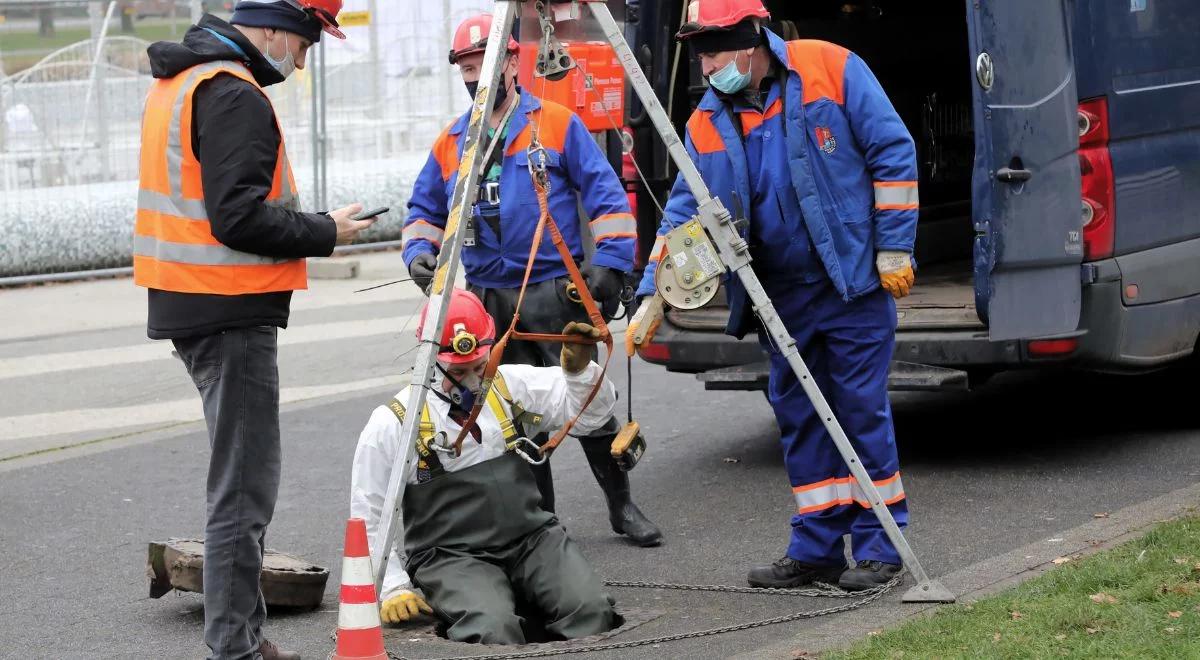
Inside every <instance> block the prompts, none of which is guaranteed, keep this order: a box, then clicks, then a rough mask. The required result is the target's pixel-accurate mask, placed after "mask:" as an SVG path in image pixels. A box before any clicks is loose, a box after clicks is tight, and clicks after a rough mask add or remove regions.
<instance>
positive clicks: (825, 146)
mask: <svg viewBox="0 0 1200 660" xmlns="http://www.w3.org/2000/svg"><path fill="white" fill-rule="evenodd" d="M816 133H817V144H818V145H820V146H821V151H824V152H825V153H827V154H832V153H833V152H835V151H837V139H835V138H834V137H833V131H831V130H829V127H828V126H818V127H817V129H816Z"/></svg>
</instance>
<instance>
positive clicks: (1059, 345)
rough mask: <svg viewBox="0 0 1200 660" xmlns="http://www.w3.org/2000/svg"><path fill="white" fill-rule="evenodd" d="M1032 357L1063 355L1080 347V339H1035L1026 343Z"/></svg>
mask: <svg viewBox="0 0 1200 660" xmlns="http://www.w3.org/2000/svg"><path fill="white" fill-rule="evenodd" d="M1026 348H1027V349H1029V355H1030V356H1031V357H1040V358H1045V357H1062V356H1064V355H1070V354H1071V353H1074V352H1075V350H1076V349H1078V348H1079V340H1078V339H1035V340H1034V341H1031V342H1029V343H1028V344H1026Z"/></svg>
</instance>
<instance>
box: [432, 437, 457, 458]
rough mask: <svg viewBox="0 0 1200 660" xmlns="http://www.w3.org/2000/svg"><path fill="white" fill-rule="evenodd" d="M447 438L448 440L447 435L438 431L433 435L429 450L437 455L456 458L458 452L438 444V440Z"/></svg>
mask: <svg viewBox="0 0 1200 660" xmlns="http://www.w3.org/2000/svg"><path fill="white" fill-rule="evenodd" d="M449 438H450V436H449V435H447V434H446V432H445V431H438V432H437V434H435V435H434V436H433V441H432V442H430V443H429V448H430V449H432V450H434V451H436V452H437V453H439V454H446V455H447V456H457V455H458V452H456V451H454V447H443V446H441V445H440V444H438V441H439V440H446V439H449Z"/></svg>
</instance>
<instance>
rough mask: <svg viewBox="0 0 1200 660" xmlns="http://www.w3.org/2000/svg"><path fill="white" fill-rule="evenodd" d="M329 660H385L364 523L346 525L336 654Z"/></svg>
mask: <svg viewBox="0 0 1200 660" xmlns="http://www.w3.org/2000/svg"><path fill="white" fill-rule="evenodd" d="M330 658H331V660H388V655H387V651H385V650H384V648H383V628H382V627H381V624H380V622H379V602H378V599H377V598H376V595H375V571H373V570H371V553H370V551H369V550H368V549H367V523H366V522H365V521H364V520H363V519H362V518H351V519H350V520H348V521H346V550H345V552H344V553H343V557H342V597H341V602H340V604H339V605H338V631H337V650H335V651H334V652H333V655H332V656H330Z"/></svg>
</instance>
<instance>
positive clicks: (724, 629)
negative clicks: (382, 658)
mask: <svg viewBox="0 0 1200 660" xmlns="http://www.w3.org/2000/svg"><path fill="white" fill-rule="evenodd" d="M902 578H903V574H901V575H897V576H896V577H894V578H892V579H891V580H890V581H889V582H887V583H886V584H881V585H879V586H878V587H873V588H871V589H866V590H863V591H845V590H843V589H839V588H837V587H834V586H832V585H827V584H823V583H819V582H818V583H817V584H818V585H819V586H818V587H817V588H810V589H760V588H756V587H734V586H725V585H711V584H670V583H665V582H626V581H616V580H606V581H605V582H604V584H605V586H609V587H622V588H631V589H671V590H675V591H711V592H717V593H733V594H755V595H762V596H791V597H795V598H838V599H849V598H858V600H855V601H853V602H850V603H846V604H844V605H838V606H835V607H827V608H824V609H820V610H807V611H804V612H793V613H791V614H785V615H783V616H776V617H771V618H769V619H759V620H758V621H750V622H747V623H738V624H733V625H728V626H721V627H719V628H709V629H707V630H696V631H692V632H686V633H677V634H674V635H663V636H661V637H651V638H648V639H637V640H630V641H627V642H608V643H604V644H591V645H588V646H555V647H553V648H547V649H537V650H533V651H515V652H513V653H491V654H484V655H462V656H450V657H443V658H438V660H523V659H524V658H545V657H549V656H555V655H568V654H576V653H596V652H600V651H617V650H621V649H632V648H638V647H641V646H652V645H655V644H665V643H667V642H678V641H681V640H685V639H697V638H700V637H712V636H713V635H723V634H725V633H732V632H741V631H743V630H753V629H755V628H763V627H766V626H773V625H776V624H780V623H789V622H791V621H800V620H802V619H815V618H817V617H820V616H828V615H831V614H840V613H842V612H849V611H851V610H856V609H858V608H860V607H864V606H866V605H869V604H871V603H873V602H875V601H877V600H879V599H880V598H882V597H883V595H884V594H886V593H887V592H889V591H891V590H892V589H893V588H895V586H896V585H898V584H900V581H901V579H902ZM388 658H389V659H390V660H418V659H417V658H410V657H408V656H402V655H396V654H395V653H392V652H390V651H389V652H388Z"/></svg>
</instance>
